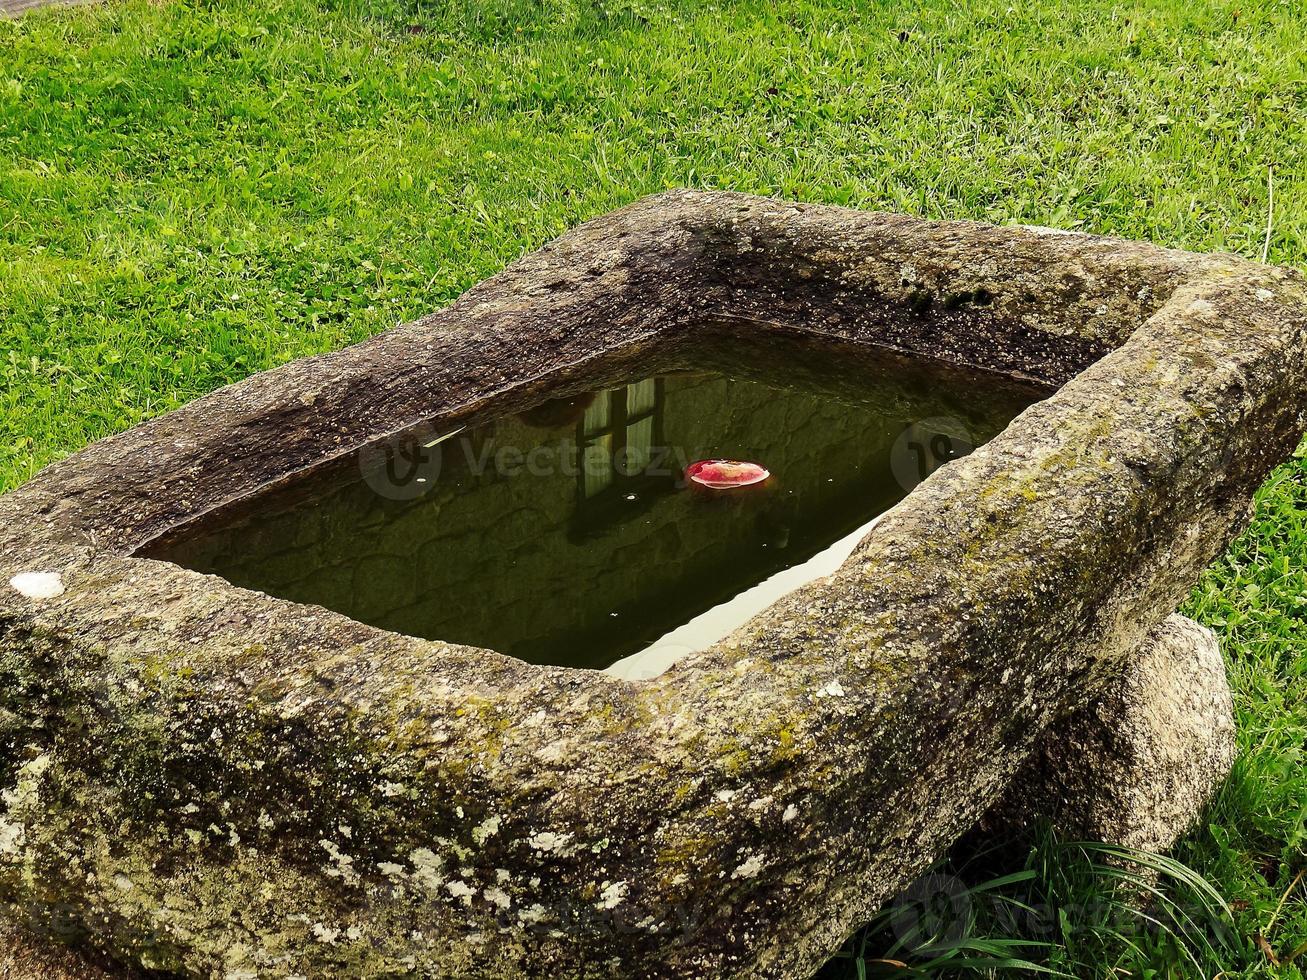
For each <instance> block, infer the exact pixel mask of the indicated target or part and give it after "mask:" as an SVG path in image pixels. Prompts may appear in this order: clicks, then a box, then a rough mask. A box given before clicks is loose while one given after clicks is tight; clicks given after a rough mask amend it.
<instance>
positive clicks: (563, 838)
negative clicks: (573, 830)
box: [528, 830, 572, 853]
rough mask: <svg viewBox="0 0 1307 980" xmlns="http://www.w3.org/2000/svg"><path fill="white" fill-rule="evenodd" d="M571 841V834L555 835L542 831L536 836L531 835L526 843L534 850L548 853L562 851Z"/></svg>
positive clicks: (548, 831)
mask: <svg viewBox="0 0 1307 980" xmlns="http://www.w3.org/2000/svg"><path fill="white" fill-rule="evenodd" d="M571 839H572V835H571V834H555V833H554V832H553V831H552V830H542V831H541V832H540V833H538V834H532V835H531V838H530V840H529V841H528V843H529V844H530V845H531V846H532V847H533V848H534V849H535V850H537V851H545V852H546V853H548V852H551V851H561V850H563V849H564V848H565V847H566V846H567V842H568V841H570V840H571Z"/></svg>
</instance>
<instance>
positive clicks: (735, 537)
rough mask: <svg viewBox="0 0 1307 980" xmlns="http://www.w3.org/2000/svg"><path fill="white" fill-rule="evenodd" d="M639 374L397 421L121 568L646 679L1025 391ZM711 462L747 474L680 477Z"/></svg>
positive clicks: (708, 367) (873, 356) (798, 356)
mask: <svg viewBox="0 0 1307 980" xmlns="http://www.w3.org/2000/svg"><path fill="white" fill-rule="evenodd" d="M660 358H661V359H660V360H657V361H654V360H648V361H646V362H644V363H636V364H634V365H632V364H627V365H626V367H625V368H621V369H616V371H615V370H614V369H612V368H609V369H608V370H607V372H606V373H605V372H599V374H600V375H602V379H603V380H602V383H598V382H596V383H594V385H593V387H592V388H590V390H586V387H587V386H586V385H585V384H584V383H583V382H582V383H578V382H577V381H576V380H575V379H573V380H572V381H571V382H570V384H569V389H568V390H567V391H566V392H565V393H562V394H559V396H558V397H554V398H552V399H548V400H541V399H544V398H547V394H548V393H546V395H542V396H541V399H537V400H536V403H535V404H532V405H529V406H528V407H520V406H519V407H516V408H514V409H513V410H511V411H507V410H504V409H499V410H494V409H492V410H488V411H487V412H485V413H483V414H482V415H480V416H479V417H471V418H468V419H465V420H463V421H460V422H457V423H446V424H444V425H443V426H442V425H438V424H432V425H425V426H419V427H417V428H416V429H415V430H413V431H411V432H409V433H407V434H406V435H405V436H404V437H402V438H398V439H395V440H391V441H389V442H387V443H382V444H377V445H373V446H369V447H366V448H365V449H364V450H362V451H360V452H359V453H357V454H353V455H351V456H350V457H349V458H348V459H343V460H340V461H338V462H336V463H334V464H333V465H330V466H326V467H323V468H321V469H319V470H317V471H314V472H311V473H309V474H306V475H304V476H302V477H299V478H296V479H295V480H294V481H293V482H291V483H289V484H286V485H281V486H278V487H276V488H275V489H270V490H268V491H265V492H263V493H261V494H259V495H257V496H256V497H254V498H251V499H247V500H246V501H244V502H241V503H239V504H237V505H233V506H231V507H228V508H226V509H224V510H222V511H219V512H217V513H214V514H210V515H207V516H206V517H205V518H204V519H203V520H202V521H201V522H198V523H194V524H191V525H185V526H183V527H181V528H178V529H176V530H175V531H174V532H172V533H171V534H169V535H168V536H166V537H165V538H162V539H160V540H158V541H156V542H154V543H153V544H151V545H149V546H147V547H146V548H145V549H142V551H141V554H143V555H146V556H149V557H156V558H163V559H166V560H169V561H174V562H177V563H178V564H181V565H184V566H186V567H188V568H192V569H196V570H198V571H203V572H212V573H216V574H218V575H221V576H223V577H224V578H226V579H227V580H229V581H231V582H233V583H235V584H237V585H241V586H247V587H249V588H253V589H257V590H260V591H262V592H266V593H268V594H270V595H274V596H278V597H281V598H285V599H291V600H295V601H298V602H304V603H312V604H316V605H320V606H324V607H326V608H329V609H333V610H336V611H338V612H341V613H344V614H346V615H348V616H351V617H353V618H354V619H357V620H359V621H361V622H364V623H370V624H372V625H375V626H379V627H383V628H385V629H388V630H394V631H396V632H400V633H405V634H409V635H413V636H420V637H427V638H431V639H440V640H448V641H451V642H457V643H466V644H471V645H474V646H481V647H489V648H492V649H495V650H498V651H500V652H502V653H506V654H510V655H512V656H515V657H520V658H522V659H524V660H528V661H532V662H536V663H550V664H560V665H567V666H575V667H594V668H608V669H610V670H613V671H615V672H617V673H620V674H622V675H623V676H627V677H633V678H634V677H642V676H649V675H651V674H654V673H657V672H658V671H659V670H661V669H663V668H665V667H666V665H667V664H669V663H671V662H672V661H674V660H675V659H678V658H679V657H681V656H684V655H685V654H686V653H688V652H689V651H691V650H695V649H701V648H703V647H706V646H708V645H709V644H711V643H713V642H715V641H716V640H718V639H720V638H721V637H722V636H724V635H726V634H727V633H729V632H730V631H731V630H732V629H734V628H735V627H737V626H739V625H740V624H741V623H743V622H744V621H745V620H746V619H747V618H748V617H749V616H750V615H752V614H753V613H756V612H757V611H759V610H761V609H762V608H764V607H765V606H767V605H768V604H769V603H770V602H772V601H773V600H774V599H775V598H777V597H778V596H780V595H782V594H784V593H785V592H787V591H789V590H791V589H793V588H795V587H797V586H798V585H801V584H803V583H804V582H806V581H810V580H811V579H813V578H815V577H817V576H819V575H824V574H829V573H830V572H831V571H833V570H834V569H835V568H836V567H837V566H838V565H839V563H840V561H842V560H843V558H844V557H845V556H846V555H847V554H848V553H849V552H850V551H851V550H852V548H853V546H854V545H855V544H856V542H857V541H858V540H859V538H860V537H861V536H862V534H863V533H865V531H866V530H867V528H868V527H869V526H870V524H871V522H873V521H874V520H875V518H876V517H877V516H878V515H879V514H881V513H883V512H884V511H885V510H886V509H888V508H889V507H891V506H893V505H894V504H895V503H896V502H897V501H899V500H900V499H901V498H902V497H903V496H905V495H906V493H907V492H908V491H909V490H911V489H912V487H913V486H915V485H916V484H917V483H918V482H920V480H921V479H923V478H924V477H925V476H927V475H928V474H929V473H930V472H932V471H933V470H934V469H936V468H938V467H939V466H941V465H943V463H945V462H947V461H948V460H949V459H951V458H955V457H957V456H960V455H964V454H965V453H967V452H969V451H971V449H973V448H974V447H975V446H977V445H979V444H980V443H982V442H983V441H985V440H986V439H988V438H990V437H991V436H993V435H994V434H996V433H997V432H998V431H1000V430H1001V429H1002V428H1003V427H1004V426H1005V425H1006V424H1007V423H1008V421H1010V420H1011V418H1013V417H1014V416H1015V415H1016V414H1017V413H1018V412H1020V411H1021V409H1023V408H1024V407H1025V406H1026V405H1028V404H1030V403H1031V402H1032V401H1035V400H1036V399H1038V398H1040V397H1042V396H1043V395H1044V394H1045V392H1044V391H1043V390H1041V389H1038V388H1035V387H1033V386H1028V385H1024V384H1020V383H1016V382H1013V381H1010V380H1008V379H1003V378H997V377H994V376H991V375H986V374H981V373H977V372H972V371H968V370H962V369H957V368H949V367H943V366H941V365H938V364H934V363H924V362H920V361H912V360H907V359H903V358H899V357H896V356H893V355H888V354H884V353H869V352H866V351H863V350H854V349H852V348H847V347H834V348H832V347H828V346H823V347H814V346H813V345H812V344H811V343H810V342H803V341H798V340H795V339H792V338H782V337H775V338H769V340H768V343H767V344H766V345H765V346H759V345H757V344H756V343H749V344H746V343H744V342H743V341H740V340H738V339H731V338H721V339H719V340H717V341H713V342H711V343H709V342H704V343H700V344H697V345H696V346H694V347H691V348H686V349H683V350H680V351H677V352H672V353H668V354H663V355H660ZM717 458H725V459H734V460H744V461H750V462H756V463H759V464H761V465H762V466H764V467H765V468H766V469H767V470H769V471H770V472H771V476H770V478H769V479H768V480H766V481H765V482H764V483H762V484H760V485H758V486H753V487H746V488H738V489H732V490H718V491H711V490H707V489H704V488H702V487H698V486H696V485H694V484H692V483H689V482H688V481H687V480H686V479H685V478H684V470H685V468H686V466H687V465H688V464H690V463H692V462H694V461H696V460H701V459H717Z"/></svg>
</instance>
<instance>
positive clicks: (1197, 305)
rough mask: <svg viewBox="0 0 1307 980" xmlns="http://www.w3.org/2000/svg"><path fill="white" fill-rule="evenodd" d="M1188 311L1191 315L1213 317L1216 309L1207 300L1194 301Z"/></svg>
mask: <svg viewBox="0 0 1307 980" xmlns="http://www.w3.org/2000/svg"><path fill="white" fill-rule="evenodd" d="M1186 309H1187V310H1188V312H1190V313H1197V314H1199V315H1201V316H1211V315H1212V314H1213V313H1215V312H1216V307H1215V306H1213V305H1212V304H1211V303H1210V302H1208V301H1207V300H1205V299H1196V300H1194V301H1193V302H1192V303H1190V304H1189V306H1188V307H1186Z"/></svg>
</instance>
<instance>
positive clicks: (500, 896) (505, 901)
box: [481, 885, 512, 909]
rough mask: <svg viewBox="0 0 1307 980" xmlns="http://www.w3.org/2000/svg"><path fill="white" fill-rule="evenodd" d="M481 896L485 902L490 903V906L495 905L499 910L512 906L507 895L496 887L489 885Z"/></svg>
mask: <svg viewBox="0 0 1307 980" xmlns="http://www.w3.org/2000/svg"><path fill="white" fill-rule="evenodd" d="M481 894H482V895H484V896H485V897H486V901H487V902H490V903H491V904H492V905H497V906H498V907H499V908H501V909H506V908H508V906H509V905H511V904H512V901H511V900H510V899H509V897H508V893H507V892H506V891H504V890H503V889H502V888H500V887H498V886H497V885H491V886H490V887H489V888H487V889H486V890H485V891H483V892H482V893H481Z"/></svg>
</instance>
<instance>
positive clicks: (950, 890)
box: [890, 873, 971, 950]
mask: <svg viewBox="0 0 1307 980" xmlns="http://www.w3.org/2000/svg"><path fill="white" fill-rule="evenodd" d="M970 918H971V894H970V892H969V891H968V889H967V887H966V885H964V884H963V883H962V882H961V881H960V880H958V879H957V878H955V877H953V876H952V875H947V874H939V873H934V874H926V875H922V876H921V877H920V878H918V879H917V880H916V881H914V882H913V883H912V884H911V885H910V886H909V887H908V889H907V891H905V892H904V893H903V894H902V895H900V896H899V897H898V899H897V900H896V901H895V902H894V907H893V913H892V916H891V919H890V924H891V927H892V928H893V931H894V935H895V937H896V938H897V939H898V940H899V942H900V943H902V944H903V946H905V947H906V948H908V949H911V950H918V949H923V948H938V947H946V946H950V945H952V944H955V943H957V942H959V941H960V940H961V939H963V938H964V937H965V936H966V933H967V926H968V923H969V921H970Z"/></svg>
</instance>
